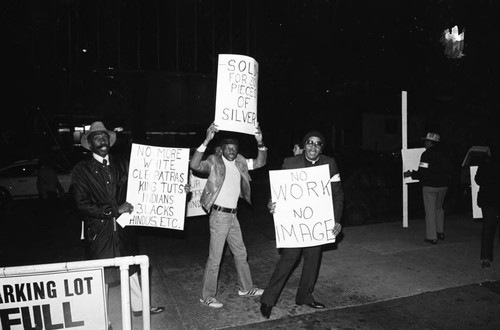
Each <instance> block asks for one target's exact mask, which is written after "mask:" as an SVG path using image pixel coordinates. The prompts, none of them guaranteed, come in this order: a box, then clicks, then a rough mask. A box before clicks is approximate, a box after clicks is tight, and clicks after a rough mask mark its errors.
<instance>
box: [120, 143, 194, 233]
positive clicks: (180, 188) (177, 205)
mask: <svg viewBox="0 0 500 330" xmlns="http://www.w3.org/2000/svg"><path fill="white" fill-rule="evenodd" d="M188 164H189V149H186V148H163V147H154V146H148V145H141V144H135V143H134V144H132V151H131V153H130V168H129V174H128V187H127V202H129V203H131V204H132V205H133V206H134V211H133V212H132V213H123V214H122V215H121V216H120V217H119V218H118V223H119V224H120V225H121V226H122V227H125V226H145V227H156V228H166V229H177V230H184V216H185V212H186V191H185V186H186V184H187V183H188Z"/></svg>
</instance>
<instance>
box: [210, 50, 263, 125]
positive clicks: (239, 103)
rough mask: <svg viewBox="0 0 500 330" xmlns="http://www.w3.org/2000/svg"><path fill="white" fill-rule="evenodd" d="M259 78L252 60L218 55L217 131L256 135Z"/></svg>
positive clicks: (256, 64)
mask: <svg viewBox="0 0 500 330" xmlns="http://www.w3.org/2000/svg"><path fill="white" fill-rule="evenodd" d="M258 77H259V64H258V63H257V62H256V61H255V60H254V59H253V58H251V57H248V56H243V55H232V54H219V66H218V70H217V94H216V100H215V120H214V123H215V124H216V125H217V127H218V128H219V129H220V130H223V131H232V132H239V133H245V134H251V135H253V134H255V127H257V125H258V124H257V123H258V121H257V85H258V84H257V82H258Z"/></svg>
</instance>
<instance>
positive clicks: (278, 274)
mask: <svg viewBox="0 0 500 330" xmlns="http://www.w3.org/2000/svg"><path fill="white" fill-rule="evenodd" d="M301 255H302V256H303V258H304V264H303V265H302V274H301V276H300V282H299V287H298V289H297V295H296V296H295V303H296V304H298V305H302V304H310V303H312V302H313V301H314V298H313V295H312V293H313V291H314V285H315V284H316V280H317V279H318V273H319V266H320V262H321V246H313V247H307V248H284V249H283V250H282V253H281V257H280V259H279V260H278V263H277V264H276V268H275V269H274V272H273V274H272V276H271V279H270V280H269V284H268V285H267V287H266V289H265V290H264V294H263V295H262V297H261V298H260V302H261V303H262V304H266V305H268V306H274V305H276V302H277V301H278V298H279V296H280V294H281V291H282V290H283V287H284V286H285V284H286V281H287V280H288V278H289V277H290V274H291V273H292V271H293V269H294V268H295V266H296V265H297V263H298V262H299V261H300V256H301Z"/></svg>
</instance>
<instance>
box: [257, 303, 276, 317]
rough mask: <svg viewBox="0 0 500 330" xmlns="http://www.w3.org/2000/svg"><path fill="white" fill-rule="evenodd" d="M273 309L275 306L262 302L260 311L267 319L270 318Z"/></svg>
mask: <svg viewBox="0 0 500 330" xmlns="http://www.w3.org/2000/svg"><path fill="white" fill-rule="evenodd" d="M272 310H273V306H269V305H266V304H260V313H261V314H262V316H264V317H265V318H266V319H268V318H269V317H270V316H271V312H272Z"/></svg>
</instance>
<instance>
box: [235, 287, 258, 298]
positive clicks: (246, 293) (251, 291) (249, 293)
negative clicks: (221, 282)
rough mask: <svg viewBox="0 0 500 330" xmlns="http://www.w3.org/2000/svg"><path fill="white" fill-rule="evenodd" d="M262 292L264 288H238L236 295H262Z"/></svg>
mask: <svg viewBox="0 0 500 330" xmlns="http://www.w3.org/2000/svg"><path fill="white" fill-rule="evenodd" d="M263 293H264V290H263V289H259V288H253V289H252V290H249V291H242V290H238V296H240V297H258V296H262V294H263Z"/></svg>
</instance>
